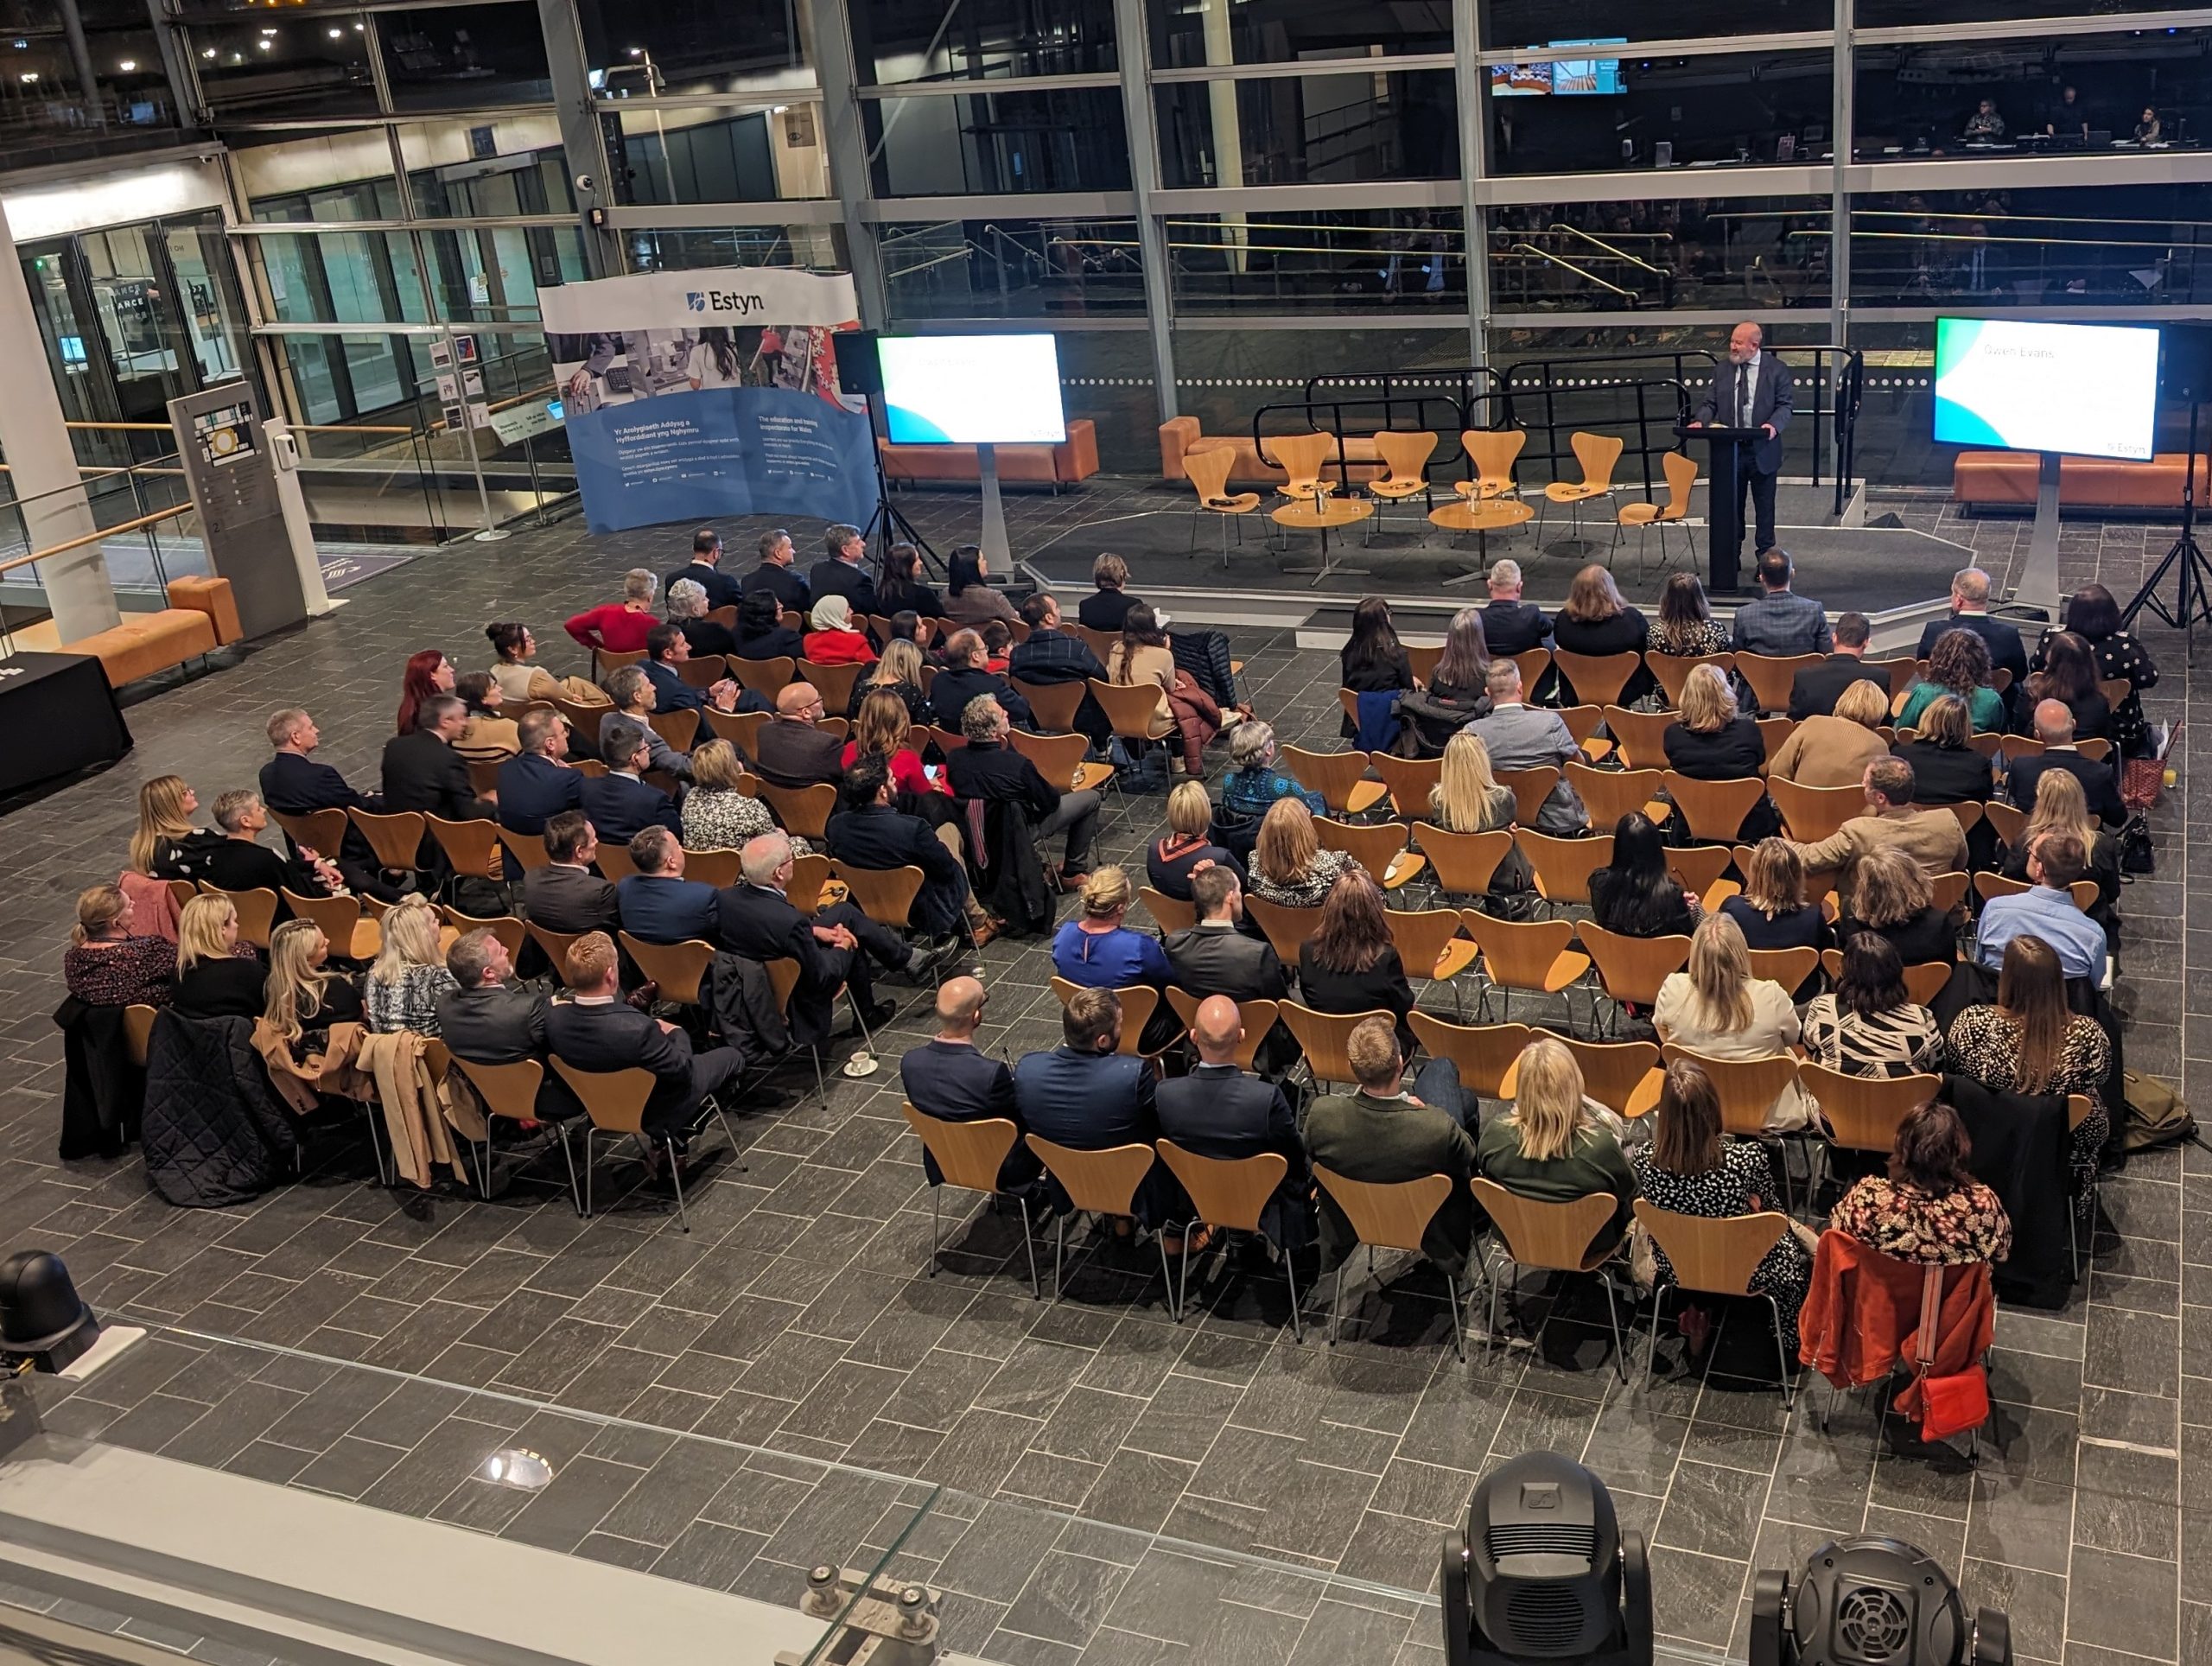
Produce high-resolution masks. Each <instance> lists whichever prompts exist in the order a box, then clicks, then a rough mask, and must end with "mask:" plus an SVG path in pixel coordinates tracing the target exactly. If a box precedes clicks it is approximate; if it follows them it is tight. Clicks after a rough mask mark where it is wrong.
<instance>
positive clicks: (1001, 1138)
mask: <svg viewBox="0 0 2212 1666" xmlns="http://www.w3.org/2000/svg"><path fill="white" fill-rule="evenodd" d="M899 1110H900V1112H901V1113H902V1114H903V1115H904V1116H906V1122H907V1125H908V1126H909V1127H911V1128H912V1129H913V1130H914V1132H915V1134H916V1135H918V1136H919V1137H920V1139H921V1141H922V1144H923V1146H924V1147H925V1148H926V1149H927V1150H928V1152H929V1154H930V1155H931V1157H933V1158H935V1159H936V1160H937V1169H938V1173H939V1174H940V1175H942V1176H943V1177H944V1178H943V1179H942V1180H939V1181H938V1183H937V1184H936V1185H934V1186H931V1187H930V1273H929V1275H930V1276H931V1278H935V1277H936V1276H937V1258H938V1256H939V1255H941V1254H943V1253H944V1227H943V1224H942V1215H941V1211H940V1209H939V1202H940V1198H941V1195H942V1193H943V1192H944V1188H945V1187H946V1186H959V1187H960V1188H962V1189H963V1191H968V1192H986V1193H988V1195H990V1196H991V1197H994V1198H996V1197H998V1196H1000V1195H1001V1192H1000V1191H999V1168H1000V1166H1001V1164H1003V1163H1004V1162H1005V1161H1006V1154H1007V1152H1009V1151H1011V1150H1013V1149H1014V1141H1016V1140H1019V1139H1020V1137H1021V1129H1020V1128H1019V1127H1018V1126H1017V1125H1015V1124H1014V1123H1013V1122H1009V1121H1007V1119H1006V1118H1005V1117H1003V1116H986V1117H982V1118H980V1119H978V1120H977V1121H976V1122H948V1121H947V1120H946V1119H945V1118H944V1117H942V1116H930V1115H928V1114H927V1113H926V1112H924V1111H918V1110H915V1109H914V1107H913V1105H912V1103H908V1102H905V1101H901V1102H900V1103H899ZM1014 1201H1015V1202H1016V1203H1018V1204H1020V1205H1021V1247H1022V1248H1023V1249H1024V1250H1027V1252H1028V1255H1029V1294H1031V1295H1032V1296H1033V1297H1037V1298H1039V1299H1042V1297H1043V1295H1044V1291H1043V1289H1042V1288H1041V1287H1040V1286H1039V1284H1038V1282H1037V1244H1036V1241H1035V1239H1033V1237H1031V1236H1030V1233H1029V1200H1028V1199H1027V1198H1024V1197H1021V1196H1020V1195H1019V1194H1015V1196H1014Z"/></svg>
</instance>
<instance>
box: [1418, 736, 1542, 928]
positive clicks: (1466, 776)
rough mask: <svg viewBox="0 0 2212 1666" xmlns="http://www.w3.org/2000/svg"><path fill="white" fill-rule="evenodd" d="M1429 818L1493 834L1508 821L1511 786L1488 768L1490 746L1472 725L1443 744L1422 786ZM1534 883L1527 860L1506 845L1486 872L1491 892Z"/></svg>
mask: <svg viewBox="0 0 2212 1666" xmlns="http://www.w3.org/2000/svg"><path fill="white" fill-rule="evenodd" d="M1428 813H1429V817H1430V819H1431V820H1433V822H1434V823H1436V825H1437V826H1439V827H1440V828H1442V829H1443V830H1445V831H1446V833H1496V832H1497V831H1499V830H1502V829H1504V828H1509V827H1510V826H1512V825H1513V817H1514V802H1513V789H1512V788H1511V787H1510V786H1506V785H1503V784H1502V783H1501V782H1500V781H1499V780H1498V779H1497V776H1495V775H1493V774H1492V773H1491V766H1490V748H1489V747H1486V746H1484V744H1483V738H1482V736H1481V735H1479V734H1476V733H1475V732H1474V731H1473V730H1472V729H1461V730H1460V731H1459V733H1458V734H1454V735H1453V736H1452V738H1451V740H1449V741H1446V743H1445V746H1444V767H1443V770H1442V771H1441V773H1440V774H1439V776H1438V779H1437V783H1436V785H1434V786H1433V787H1431V788H1430V789H1429V791H1428ZM1534 884H1535V874H1534V873H1533V872H1532V871H1531V869H1530V868H1529V859H1528V858H1527V857H1526V856H1524V855H1522V854H1521V853H1520V852H1519V851H1518V850H1508V851H1507V852H1506V853H1505V855H1504V857H1503V860H1502V861H1500V862H1499V863H1498V864H1497V868H1496V869H1495V870H1494V871H1493V872H1492V874H1491V881H1490V889H1491V895H1493V896H1510V895H1512V894H1513V893H1516V892H1521V891H1526V890H1528V889H1529V887H1531V886H1532V885H1534Z"/></svg>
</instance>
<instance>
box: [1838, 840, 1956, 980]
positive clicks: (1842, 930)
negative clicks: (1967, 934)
mask: <svg viewBox="0 0 2212 1666" xmlns="http://www.w3.org/2000/svg"><path fill="white" fill-rule="evenodd" d="M1854 932H1873V933H1874V935H1875V936H1876V937H1878V938H1885V939H1887V940H1888V943H1889V944H1890V946H1891V948H1892V949H1895V950H1896V951H1897V959H1898V960H1899V961H1900V962H1902V963H1904V964H1905V965H1907V966H1925V965H1927V964H1928V963H1929V962H1931V961H1949V960H1955V959H1956V958H1958V952H1959V943H1958V928H1957V926H1956V925H1954V924H1953V922H1952V919H1951V917H1950V915H1948V914H1947V913H1945V912H1943V911H1942V909H1940V908H1938V907H1936V900H1935V893H1934V892H1933V891H1932V890H1931V889H1930V888H1929V883H1928V875H1927V874H1923V872H1921V869H1920V864H1919V863H1918V862H1915V861H1913V859H1912V858H1911V857H1910V856H1908V855H1905V854H1904V851H1902V850H1887V849H1876V850H1870V851H1868V852H1867V853H1866V855H1863V856H1861V857H1860V858H1859V860H1858V861H1857V862H1853V864H1852V866H1851V892H1850V897H1849V900H1848V901H1847V902H1846V903H1845V905H1844V908H1843V913H1842V916H1841V918H1840V919H1838V920H1837V921H1836V923H1835V936H1836V941H1837V942H1839V943H1848V942H1849V941H1850V940H1851V938H1852V936H1853V933H1854Z"/></svg>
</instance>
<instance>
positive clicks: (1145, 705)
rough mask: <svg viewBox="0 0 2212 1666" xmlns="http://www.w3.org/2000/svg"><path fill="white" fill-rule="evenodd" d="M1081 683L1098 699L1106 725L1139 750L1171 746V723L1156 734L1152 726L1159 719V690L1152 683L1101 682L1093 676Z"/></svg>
mask: <svg viewBox="0 0 2212 1666" xmlns="http://www.w3.org/2000/svg"><path fill="white" fill-rule="evenodd" d="M1084 687H1085V688H1087V689H1089V690H1090V696H1091V698H1092V699H1094V700H1096V701H1097V703H1098V709H1099V710H1101V711H1103V712H1104V713H1105V714H1106V723H1107V727H1108V728H1110V729H1112V730H1113V732H1114V733H1115V734H1116V735H1118V736H1120V737H1121V739H1122V740H1124V741H1128V742H1129V743H1130V745H1131V746H1132V747H1135V748H1137V749H1138V750H1140V751H1141V750H1142V749H1143V748H1144V747H1150V746H1173V745H1174V744H1175V743H1176V742H1175V730H1174V726H1173V724H1172V723H1171V724H1170V725H1169V726H1168V731H1167V733H1166V734H1164V735H1155V734H1154V733H1153V732H1152V731H1153V726H1154V724H1155V723H1156V722H1159V721H1160V699H1161V696H1160V690H1159V688H1158V686H1157V685H1156V684H1151V683H1131V684H1122V683H1102V682H1100V681H1099V680H1098V679H1097V678H1096V677H1091V678H1090V679H1088V680H1087V681H1086V682H1085V683H1084Z"/></svg>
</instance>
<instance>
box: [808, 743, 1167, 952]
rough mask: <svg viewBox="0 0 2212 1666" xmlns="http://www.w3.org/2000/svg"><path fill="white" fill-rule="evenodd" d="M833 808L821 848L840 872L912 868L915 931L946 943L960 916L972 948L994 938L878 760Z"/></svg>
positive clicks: (952, 859)
mask: <svg viewBox="0 0 2212 1666" xmlns="http://www.w3.org/2000/svg"><path fill="white" fill-rule="evenodd" d="M837 803H838V808H837V811H836V813H835V814H834V815H832V816H831V817H829V827H828V829H827V836H826V839H825V841H824V843H825V844H826V847H827V849H828V850H829V855H831V856H832V857H833V858H835V859H836V862H837V865H838V868H839V870H840V871H842V870H844V869H847V868H868V869H870V870H874V871H884V870H889V869H893V868H919V869H920V870H921V873H922V884H921V888H920V889H919V890H918V891H917V892H915V893H914V900H913V903H912V906H911V907H910V908H909V910H908V915H907V917H908V919H910V920H911V921H912V924H913V926H914V929H915V930H917V931H918V932H923V933H925V935H926V936H928V937H930V938H933V939H936V938H949V937H950V936H951V935H952V934H953V932H955V931H957V929H958V927H959V925H960V922H961V919H962V918H963V915H964V916H967V917H968V919H969V925H970V926H971V927H972V928H973V930H974V932H975V935H976V946H977V947H978V948H981V947H982V945H983V944H986V943H988V942H989V941H990V940H991V938H994V937H995V936H996V935H997V932H996V930H995V927H993V926H992V925H991V923H990V921H989V920H988V919H985V918H982V911H981V910H980V909H974V908H971V907H970V906H969V894H968V870H967V869H966V868H963V866H961V862H960V859H959V858H958V857H957V856H956V855H953V854H952V853H951V852H950V850H948V849H945V847H944V843H943V841H941V840H940V839H938V836H937V835H936V834H934V833H932V832H931V830H930V823H928V822H926V821H925V820H923V819H922V817H919V816H913V815H909V814H907V813H906V811H904V810H902V809H901V808H900V807H899V804H897V802H896V801H895V795H894V793H893V785H892V779H891V774H890V772H889V771H888V770H887V769H886V768H885V767H884V760H883V758H882V757H881V755H880V754H874V755H871V756H869V757H866V758H862V759H861V760H859V761H858V762H856V763H855V764H854V765H853V766H851V767H850V768H849V769H848V770H847V771H846V773H845V778H844V779H843V781H842V783H840V785H839V786H838V789H837ZM1149 940H1150V939H1148V938H1147V941H1149Z"/></svg>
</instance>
